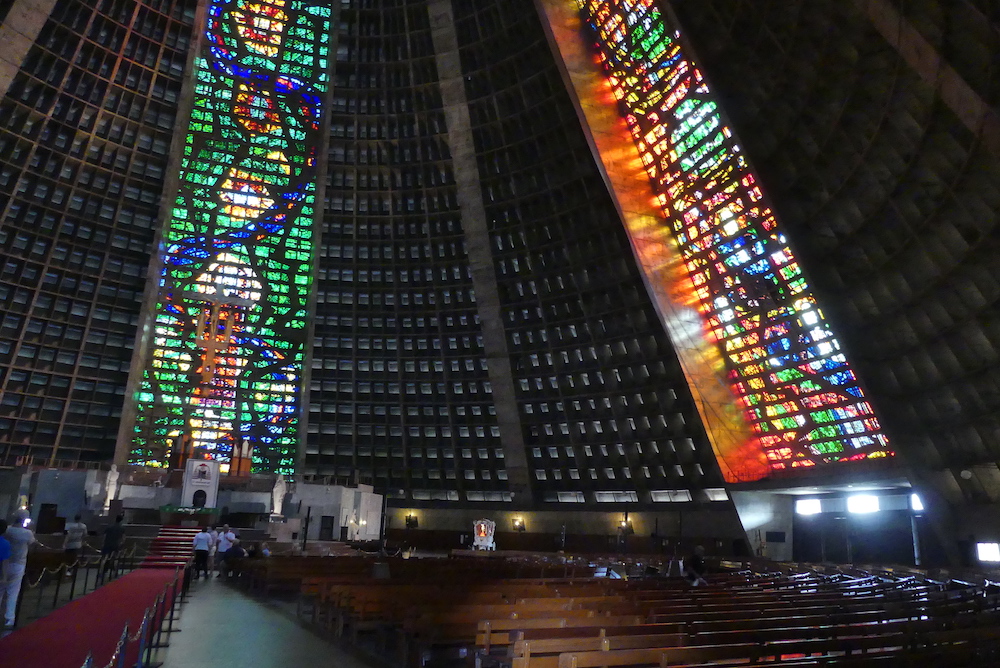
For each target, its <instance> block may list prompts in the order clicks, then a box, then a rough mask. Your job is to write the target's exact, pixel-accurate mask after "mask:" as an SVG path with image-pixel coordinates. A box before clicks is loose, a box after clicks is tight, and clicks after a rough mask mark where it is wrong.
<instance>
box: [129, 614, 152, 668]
mask: <svg viewBox="0 0 1000 668" xmlns="http://www.w3.org/2000/svg"><path fill="white" fill-rule="evenodd" d="M147 635H149V608H146V614H144V615H143V616H142V626H141V627H139V651H138V652H137V653H136V657H137V658H136V660H135V668H142V663H143V661H142V653H143V651H146V646H147V639H146V636H147ZM123 653H124V652H123ZM147 663H148V662H147Z"/></svg>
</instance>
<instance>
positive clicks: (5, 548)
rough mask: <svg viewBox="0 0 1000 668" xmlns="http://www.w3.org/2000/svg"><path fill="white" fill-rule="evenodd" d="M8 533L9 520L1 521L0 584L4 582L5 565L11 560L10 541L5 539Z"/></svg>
mask: <svg viewBox="0 0 1000 668" xmlns="http://www.w3.org/2000/svg"><path fill="white" fill-rule="evenodd" d="M5 533H7V520H0V583H2V582H3V569H4V564H5V563H6V561H7V560H8V559H10V541H9V540H7V539H6V538H4V537H3V535H4V534H5Z"/></svg>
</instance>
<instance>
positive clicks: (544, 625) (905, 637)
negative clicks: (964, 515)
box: [248, 558, 1000, 668]
mask: <svg viewBox="0 0 1000 668" xmlns="http://www.w3.org/2000/svg"><path fill="white" fill-rule="evenodd" d="M267 562H268V563H267V564H266V566H267V568H266V572H258V573H256V574H255V575H254V576H252V577H251V578H249V581H248V584H250V585H251V586H254V587H257V588H262V589H265V590H266V589H267V588H268V587H267V584H266V583H267V582H268V581H274V582H282V583H288V582H291V581H297V582H298V587H299V612H300V615H302V616H303V617H304V618H306V619H308V620H309V621H310V622H311V623H314V624H316V625H317V626H319V627H320V628H322V629H324V630H326V631H328V632H329V633H331V634H332V635H334V636H336V637H339V638H341V639H343V640H344V641H345V642H352V643H355V644H358V645H359V646H361V647H363V648H366V649H369V650H372V651H375V652H376V653H378V654H380V655H382V656H383V657H385V656H391V657H392V658H391V661H390V662H391V663H392V664H393V665H400V666H407V667H413V668H416V667H421V668H433V667H436V666H442V667H446V666H447V667H450V666H464V665H468V666H473V665H474V666H477V667H484V668H485V667H487V666H506V667H510V668H584V667H586V666H592V667H596V666H622V667H628V668H640V667H641V668H645V667H648V666H668V665H669V666H674V665H687V666H694V665H707V664H711V665H713V666H736V665H739V666H765V665H766V666H777V665H780V666H800V665H837V666H840V665H843V666H868V665H879V666H895V665H913V666H947V667H951V666H964V665H990V664H991V663H994V664H997V665H1000V588H997V587H995V586H994V585H992V584H990V583H988V582H987V583H978V584H977V583H969V582H959V581H953V580H952V581H949V580H932V579H929V578H927V577H925V576H922V575H918V574H912V575H907V574H902V575H901V574H892V573H886V572H863V571H855V570H844V571H834V572H830V573H822V572H817V571H813V570H795V569H788V568H781V567H779V566H778V565H775V564H772V565H770V567H769V568H768V569H764V570H761V569H756V570H748V569H745V568H739V567H736V568H730V569H723V570H721V571H719V572H716V573H713V574H712V575H710V576H709V581H710V584H709V585H708V586H705V587H691V586H690V585H689V584H687V582H686V581H684V580H682V579H680V578H669V577H632V578H629V579H609V578H596V577H593V575H592V573H593V571H594V570H595V569H597V568H600V567H601V564H597V563H591V564H587V565H586V566H585V567H580V566H576V565H574V566H572V569H577V568H579V569H580V570H579V572H577V571H576V570H572V569H571V568H570V567H569V566H568V565H567V564H565V563H558V562H556V561H555V560H552V559H550V560H548V561H546V560H545V559H544V558H539V559H536V560H535V561H533V562H532V563H531V567H530V569H527V570H531V571H533V572H536V574H537V575H538V577H517V576H518V575H519V574H522V572H524V571H525V570H526V569H525V564H524V563H521V564H518V563H517V562H516V561H507V560H495V559H494V560H489V561H488V562H487V561H483V560H463V559H419V560H417V559H410V560H395V561H394V560H377V561H373V560H371V559H362V558H339V559H333V560H331V559H326V560H325V561H324V560H322V559H320V560H316V559H308V558H298V559H296V558H289V559H287V560H285V559H282V560H277V559H270V560H267ZM546 565H547V566H548V567H549V568H548V570H547V571H546V569H545V566H546ZM733 566H735V565H733ZM571 570H572V572H571ZM647 570H649V569H647ZM261 582H264V583H265V584H264V585H263V587H262V586H261V584H260V583H261Z"/></svg>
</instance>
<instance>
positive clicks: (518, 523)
mask: <svg viewBox="0 0 1000 668" xmlns="http://www.w3.org/2000/svg"><path fill="white" fill-rule="evenodd" d="M510 522H511V524H512V525H513V526H514V531H519V532H520V531H524V530H525V529H526V528H527V527H525V526H524V518H523V517H515V518H514V519H512V520H511V521H510Z"/></svg>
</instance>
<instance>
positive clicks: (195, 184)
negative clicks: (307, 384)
mask: <svg viewBox="0 0 1000 668" xmlns="http://www.w3.org/2000/svg"><path fill="white" fill-rule="evenodd" d="M330 13H331V11H330V8H329V7H328V6H323V3H316V2H305V1H302V0H259V1H254V0H212V2H211V3H210V4H209V8H208V12H207V17H206V20H207V25H206V26H205V40H204V46H203V49H202V51H201V53H200V54H199V55H198V57H197V58H196V59H195V67H194V78H195V85H194V99H193V103H192V109H191V114H190V122H189V125H188V132H187V136H186V140H185V142H184V145H183V156H182V160H181V171H180V179H179V186H178V191H177V194H176V199H175V201H174V205H173V209H172V212H171V216H170V219H169V220H168V221H167V222H166V229H165V232H164V236H163V252H164V253H165V256H164V262H163V271H162V273H161V276H160V283H159V289H158V293H157V302H156V305H155V314H154V317H153V320H152V331H151V332H150V336H152V337H153V342H152V345H151V346H148V349H149V350H150V354H149V359H148V360H147V364H146V368H145V370H144V371H143V377H142V380H141V385H140V389H139V391H138V394H137V397H136V398H137V409H136V423H135V431H134V436H133V441H132V449H131V453H130V462H131V463H136V464H143V465H148V466H166V465H167V463H168V460H169V459H170V457H171V454H172V452H174V451H175V450H176V449H178V448H183V449H184V450H185V451H186V452H189V453H194V454H195V455H196V456H199V457H206V458H211V459H217V460H219V461H221V462H223V468H224V470H225V469H226V468H227V467H228V466H229V464H230V463H231V459H232V458H233V456H234V454H235V453H239V454H241V455H243V456H250V457H252V467H253V470H259V471H276V472H283V473H291V472H292V471H293V468H294V464H295V458H296V449H297V443H298V413H299V406H300V403H301V401H302V375H303V359H304V351H305V343H306V339H307V331H306V324H307V321H308V317H307V316H308V310H307V309H308V301H309V291H310V288H311V280H312V279H311V273H312V266H311V261H312V256H313V216H314V200H315V189H316V159H317V151H318V149H319V147H320V146H322V141H321V137H320V114H321V101H322V100H323V96H324V93H325V91H326V87H327V77H328V74H327V70H328V53H327V51H328V46H327V42H328V35H329V33H330ZM251 452H252V455H251V454H250V453H251Z"/></svg>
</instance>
